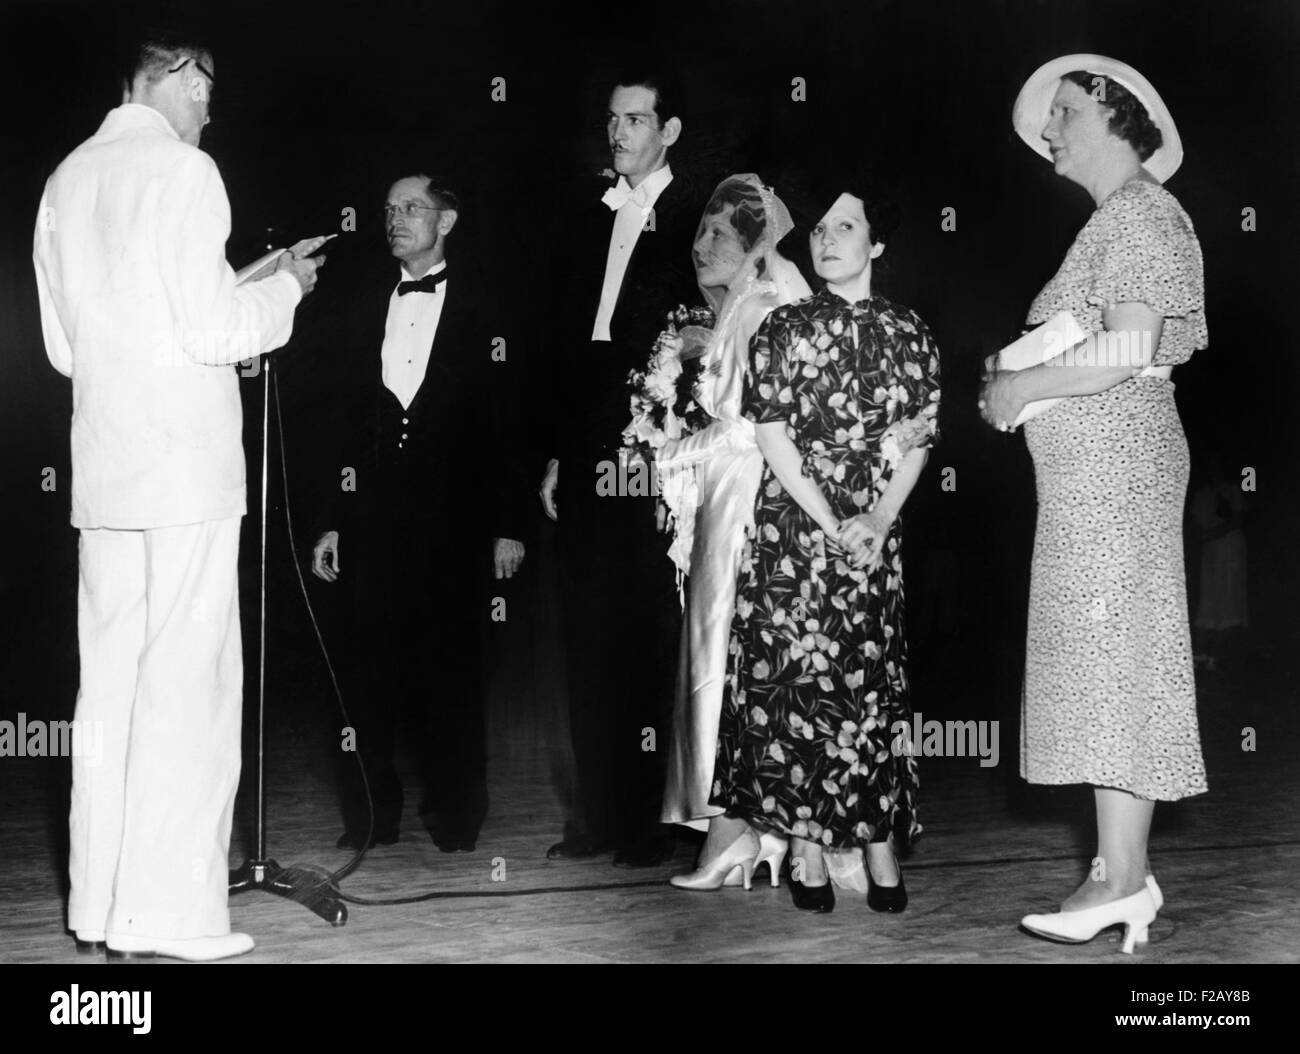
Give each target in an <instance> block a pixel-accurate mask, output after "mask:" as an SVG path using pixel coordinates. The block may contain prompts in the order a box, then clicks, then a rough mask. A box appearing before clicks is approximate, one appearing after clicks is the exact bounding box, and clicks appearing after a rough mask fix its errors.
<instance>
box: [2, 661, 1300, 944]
mask: <svg viewBox="0 0 1300 1054" xmlns="http://www.w3.org/2000/svg"><path fill="white" fill-rule="evenodd" d="M1273 658H1274V659H1275V660H1277V661H1278V665H1276V666H1271V667H1270V665H1269V664H1268V663H1263V664H1261V663H1260V662H1258V661H1250V662H1244V663H1241V664H1239V665H1238V666H1237V667H1236V668H1235V670H1229V671H1225V672H1219V673H1214V674H1198V677H1199V678H1200V682H1199V687H1200V696H1201V725H1202V733H1203V738H1204V742H1205V752H1206V757H1207V762H1208V765H1209V769H1210V786H1211V790H1210V793H1209V794H1206V795H1203V796H1201V797H1198V798H1194V799H1190V800H1188V801H1185V802H1182V803H1180V804H1177V805H1174V806H1162V807H1160V808H1159V809H1158V810H1157V820H1156V829H1155V832H1154V834H1153V838H1152V849H1151V860H1152V864H1153V867H1154V870H1155V872H1156V874H1157V876H1158V877H1159V878H1160V881H1161V885H1162V887H1163V889H1164V893H1165V897H1166V901H1167V906H1166V908H1165V910H1164V912H1163V913H1162V914H1161V916H1160V918H1159V920H1158V921H1157V923H1156V924H1155V926H1154V927H1153V928H1152V931H1151V936H1152V939H1151V943H1150V944H1149V945H1148V946H1147V948H1146V949H1145V950H1143V951H1141V952H1140V953H1139V954H1137V955H1136V956H1133V957H1132V958H1130V957H1128V956H1123V955H1121V954H1120V953H1119V951H1118V931H1114V932H1113V933H1111V934H1108V935H1103V936H1102V937H1099V938H1098V939H1097V940H1095V941H1093V942H1092V943H1090V944H1086V945H1078V946H1069V945H1058V944H1051V943H1048V942H1045V941H1041V940H1037V939H1035V938H1033V937H1030V936H1027V935H1025V934H1022V933H1020V932H1019V931H1018V929H1017V922H1018V920H1019V918H1020V916H1021V915H1022V914H1024V913H1026V912H1029V911H1044V910H1054V906H1055V905H1056V904H1057V903H1059V901H1060V899H1061V898H1062V897H1064V896H1065V895H1066V894H1067V893H1068V892H1069V891H1070V890H1071V889H1073V887H1074V886H1075V884H1076V883H1077V882H1079V881H1080V880H1081V879H1082V876H1083V874H1084V869H1085V867H1086V863H1087V860H1088V858H1089V857H1090V856H1091V852H1092V844H1091V842H1092V836H1091V829H1090V824H1091V810H1090V807H1089V801H1090V795H1089V794H1088V793H1087V792H1086V791H1082V790H1081V789H1079V788H1063V789H1060V790H1055V791H1049V790H1046V789H1038V788H1036V789H1033V790H1032V791H1030V792H1029V793H1027V794H1026V793H1024V792H1023V788H1022V786H1019V781H1018V780H1017V779H1016V778H1015V776H1014V774H1015V771H1016V765H1017V759H1016V744H1015V743H1014V741H1011V742H1008V739H1009V738H1010V737H1009V736H1008V735H1007V733H1006V731H1005V730H1004V731H1003V737H1002V738H1003V742H1002V748H1001V755H1002V756H1001V764H1000V765H999V766H998V767H997V768H989V769H985V768H981V767H980V766H979V764H978V760H977V759H973V758H964V759H962V758H958V759H943V760H936V759H923V760H922V762H921V776H922V793H923V795H924V797H923V799H922V809H923V812H922V822H923V824H924V826H925V833H924V836H923V837H922V838H921V839H920V840H919V842H918V844H917V847H916V849H915V852H914V853H913V854H912V856H911V857H910V858H909V859H908V860H907V861H906V862H905V865H904V866H905V874H906V878H907V885H908V891H909V893H910V895H911V904H910V906H909V907H908V909H907V911H906V912H905V913H904V914H902V915H901V916H880V915H876V914H873V913H872V912H871V911H870V910H868V908H867V906H866V904H865V901H864V900H863V898H861V897H859V896H855V895H852V894H848V893H844V892H841V893H840V894H839V899H838V903H837V905H836V909H835V911H834V913H833V914H831V915H828V916H809V915H806V914H804V913H802V912H799V911H796V910H795V909H794V907H793V906H792V905H791V903H790V898H789V892H788V890H787V889H786V888H785V887H784V886H783V887H782V888H780V889H777V890H773V889H770V888H768V886H767V885H766V882H765V881H764V882H763V883H762V884H757V885H755V888H754V889H753V891H751V892H749V893H746V892H744V891H743V890H731V889H728V890H723V891H720V892H717V893H686V892H682V891H679V890H676V889H673V888H671V887H669V886H668V885H667V878H668V876H669V875H670V874H672V873H674V871H677V870H687V869H689V867H690V866H691V863H692V860H693V854H694V852H695V846H694V843H693V842H688V841H685V840H682V841H681V842H680V843H679V846H678V852H677V858H676V859H675V860H674V861H673V863H672V865H671V866H665V867H663V868H657V869H652V870H627V869H622V868H615V867H613V866H612V865H611V862H610V859H609V858H608V857H604V858H598V859H596V860H592V861H583V862H550V861H547V860H546V859H545V855H544V854H545V850H546V847H547V846H548V845H549V844H550V843H551V842H552V841H554V840H555V839H556V837H557V835H558V833H559V831H560V827H561V823H562V818H563V809H562V806H561V803H560V800H559V796H558V795H557V794H556V792H555V791H554V790H553V789H552V785H551V784H552V781H551V780H550V779H549V778H548V776H547V771H548V764H549V762H548V758H547V757H545V756H544V755H545V754H546V753H547V750H546V749H538V747H537V745H536V744H533V745H532V746H531V747H518V748H512V747H509V746H507V747H506V748H498V750H497V752H496V756H495V757H494V758H493V786H492V801H493V805H492V811H491V815H490V818H489V820H488V823H487V825H486V827H485V829H484V831H483V834H482V838H481V840H480V842H479V849H478V852H476V853H475V854H473V855H456V856H446V855H444V854H442V853H439V852H438V851H437V850H436V849H435V848H434V846H433V845H432V844H431V843H430V842H429V840H428V838H427V836H426V835H425V834H424V832H423V830H422V829H421V828H419V827H418V824H417V823H415V822H412V823H411V826H409V827H408V829H407V830H406V831H404V833H403V836H402V840H401V841H400V842H399V843H398V844H397V845H395V846H391V847H379V848H377V849H376V850H374V851H372V853H371V854H370V855H369V856H368V857H367V858H366V860H365V861H364V862H363V863H362V865H361V867H360V868H359V869H358V870H357V871H356V872H355V873H354V874H353V875H352V876H350V877H349V878H347V879H346V880H345V881H344V883H343V889H344V891H345V892H346V893H348V894H349V895H352V896H357V897H363V898H364V897H368V898H382V897H390V896H401V895H411V894H419V893H424V892H429V891H439V892H441V893H443V894H446V896H443V897H440V898H438V899H433V900H430V901H425V902H422V903H417V904H406V905H398V906H370V905H360V904H353V905H350V906H349V912H350V918H349V920H348V922H347V924H346V925H345V926H343V927H340V928H337V929H335V928H331V927H330V926H328V925H327V924H325V923H323V922H321V921H320V920H318V919H317V918H316V917H315V916H314V915H312V914H311V913H310V912H308V911H307V910H306V909H305V908H303V907H301V906H300V905H297V904H294V903H291V902H287V901H283V900H280V899H278V898H276V897H272V896H270V895H268V894H265V893H261V892H253V893H247V894H243V895H241V896H238V897H235V898H233V899H232V915H233V918H234V924H235V927H236V929H239V930H244V931H247V932H249V933H251V934H252V935H253V936H254V937H255V938H256V940H257V942H258V945H257V949H256V951H255V952H254V953H253V954H252V955H249V956H247V957H246V958H243V959H240V960H237V962H239V963H258V962H261V963H286V962H296V963H351V962H368V963H380V962H403V963H417V962H573V963H584V962H586V963H597V962H600V963H606V962H607V963H616V962H736V961H753V962H760V961H777V962H780V961H801V962H802V961H821V962H963V963H994V962H1043V963H1048V962H1053V963H1055V962H1070V963H1110V964H1133V963H1165V962H1169V963H1174V962H1177V963H1220V962H1233V963H1245V962H1296V961H1298V960H1300V805H1298V804H1297V803H1300V765H1298V764H1297V756H1298V755H1297V751H1298V750H1300V735H1298V734H1297V724H1300V722H1298V721H1297V698H1296V689H1295V687H1294V677H1293V669H1294V663H1293V662H1292V661H1291V658H1290V656H1278V655H1275V656H1273ZM1284 685H1287V686H1286V687H1284ZM1245 725H1251V726H1253V727H1254V728H1255V729H1256V730H1257V737H1258V749H1257V750H1256V751H1255V752H1253V753H1249V752H1243V751H1242V750H1241V748H1240V744H1241V729H1242V727H1243V726H1245ZM327 750H328V741H327V740H325V739H324V738H323V737H321V736H313V735H311V734H303V733H302V731H301V730H297V731H289V732H283V733H281V734H279V735H273V736H271V737H270V752H271V757H272V772H271V775H270V777H269V805H268V815H269V829H270V832H271V833H270V855H271V856H272V857H274V858H275V859H277V860H278V861H279V862H280V863H282V864H285V865H302V866H314V867H320V868H324V869H334V868H338V867H340V866H342V865H343V864H344V863H345V862H346V860H347V859H348V854H346V853H344V852H342V851H339V850H336V849H335V848H334V841H335V839H336V837H337V835H338V832H339V830H340V825H339V822H338V819H337V812H336V808H335V802H334V793H333V782H332V776H331V772H330V768H329V759H328V756H327ZM3 765H4V768H3V772H4V776H5V779H4V781H3V789H2V790H0V797H2V798H3V811H2V813H0V848H2V849H3V852H4V860H5V865H6V866H5V867H4V868H3V870H0V932H2V933H3V942H2V944H0V961H4V962H12V963H36V962H72V961H76V960H77V957H76V956H75V955H74V954H73V948H72V941H71V939H70V938H69V937H68V936H67V935H66V934H65V932H64V928H63V920H64V891H63V888H62V887H63V885H64V882H65V880H64V879H63V873H64V865H65V858H64V848H63V842H64V839H63V836H62V826H63V823H64V818H65V815H66V813H65V808H66V805H65V802H66V789H65V787H64V782H65V780H66V767H65V766H64V765H62V764H60V763H57V762H46V761H41V760H31V759H15V758H8V759H5V761H4V762H3ZM247 767H248V762H247V761H246V768H247ZM247 782H248V781H247V778H246V780H245V784H247ZM246 789H247V788H246V787H245V792H244V793H242V794H241V800H240V807H239V814H238V819H237V823H236V834H235V844H234V845H233V847H232V853H231V861H232V864H237V863H239V862H240V861H242V860H243V859H244V858H245V856H246V855H247V850H248V848H249V847H250V840H249V838H248V832H247V831H246V830H245V829H244V827H245V824H244V823H243V821H244V820H245V818H247V817H248V816H249V815H251V807H250V802H249V800H248V798H247V796H246ZM502 863H504V868H505V880H504V881H493V871H494V866H495V868H496V871H497V873H498V874H500V865H501V864H502ZM764 874H765V873H764ZM82 961H83V962H87V964H88V965H89V964H91V963H93V962H94V961H95V960H82Z"/></svg>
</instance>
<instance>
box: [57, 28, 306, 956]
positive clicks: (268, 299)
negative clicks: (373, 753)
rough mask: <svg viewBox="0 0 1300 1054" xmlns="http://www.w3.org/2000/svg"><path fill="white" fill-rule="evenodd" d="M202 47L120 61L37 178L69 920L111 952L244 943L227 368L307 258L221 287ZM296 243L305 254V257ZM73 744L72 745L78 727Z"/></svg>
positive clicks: (233, 395)
mask: <svg viewBox="0 0 1300 1054" xmlns="http://www.w3.org/2000/svg"><path fill="white" fill-rule="evenodd" d="M212 86H213V64H212V57H211V55H210V54H209V53H208V52H207V51H206V50H205V49H203V48H201V47H199V46H196V45H194V44H192V43H184V42H180V41H178V40H175V39H171V40H169V39H167V38H166V37H155V38H153V39H150V40H147V41H145V42H144V43H142V45H141V46H140V48H139V49H138V51H137V53H136V58H135V62H134V66H133V69H132V70H131V71H130V73H129V75H128V78H127V84H126V91H125V92H124V95H123V104H122V105H121V106H119V107H118V108H117V109H115V110H112V111H111V112H110V113H109V114H108V116H107V117H106V118H105V119H104V123H103V124H102V125H101V126H100V128H99V131H97V132H96V133H95V134H94V135H93V136H91V138H90V139H88V140H86V142H84V143H82V144H81V146H79V147H77V149H76V150H74V151H73V152H72V153H71V154H69V155H68V157H67V158H66V159H65V160H64V161H63V163H62V164H61V165H60V166H59V167H58V169H57V170H56V171H55V172H54V174H53V175H52V176H51V177H50V179H49V181H48V183H47V184H46V187H45V194H44V197H43V198H42V201H41V210H40V214H39V216H38V218H37V224H36V235H35V249H34V260H35V265H36V280H37V287H38V291H39V295H40V307H41V324H42V329H43V332H44V337H45V348H46V352H47V354H48V355H49V358H50V361H51V362H52V363H53V364H54V367H55V368H56V369H57V370H59V372H61V373H63V374H65V375H66V376H69V377H71V378H72V393H73V413H72V525H73V526H74V527H77V528H79V529H80V532H81V537H80V584H79V591H78V616H77V630H78V641H79V646H80V652H81V686H80V691H79V692H78V695H77V706H76V715H75V716H76V722H75V724H74V728H75V729H78V730H80V729H82V728H88V727H89V728H96V729H97V730H99V734H100V735H101V736H102V737H103V741H104V743H105V750H104V753H103V757H102V760H101V761H100V763H99V764H98V765H96V766H94V767H92V766H91V765H89V764H88V763H87V761H88V759H86V758H84V757H81V756H80V755H79V753H78V752H77V751H75V750H74V758H73V782H72V810H71V817H70V828H71V852H70V860H69V871H70V876H71V895H70V897H69V900H68V923H69V928H70V929H72V930H73V931H74V932H75V934H76V937H77V944H78V948H79V949H80V950H83V951H99V950H101V949H103V948H104V946H105V945H106V946H107V951H108V955H109V957H110V958H125V957H150V956H153V955H163V956H168V957H172V958H180V959H188V960H198V961H203V960H209V959H219V958H225V957H228V956H231V955H238V954H241V953H243V952H246V951H249V950H250V949H251V948H252V947H253V942H252V940H251V939H250V938H249V937H248V936H247V935H245V934H239V933H231V932H230V913H229V910H228V907H227V881H228V876H227V867H228V859H227V854H228V852H229V845H230V828H231V816H232V812H233V809H234V799H235V788H236V786H237V785H238V782H239V768H240V757H239V751H240V721H241V716H242V688H243V655H242V651H241V644H240V630H239V598H238V583H237V577H236V562H237V556H238V550H239V523H240V518H241V517H242V516H243V514H244V512H245V488H244V454H243V447H242V443H241V428H242V415H241V409H240V401H239V387H238V384H239V382H238V378H237V376H236V372H235V370H234V368H233V365H234V363H236V362H238V361H239V360H241V359H244V358H247V357H249V356H250V355H256V354H258V353H260V352H263V351H271V350H273V349H275V348H278V347H280V346H282V345H283V344H284V343H285V342H286V341H287V340H288V339H289V335H290V333H291V332H292V328H293V315H294V310H295V308H296V307H297V305H298V303H299V301H300V300H301V298H302V296H303V295H304V294H305V293H307V292H309V291H310V290H311V288H312V287H313V286H314V284H315V281H316V268H317V266H318V265H319V264H320V263H321V262H323V259H324V258H323V257H317V258H315V259H312V258H303V259H298V258H296V255H295V254H287V255H285V256H283V257H281V258H280V260H279V262H278V265H277V268H276V270H275V273H273V274H271V275H269V276H268V277H266V278H264V279H262V280H261V281H256V282H251V283H247V284H245V285H243V286H240V287H238V288H237V287H236V285H235V275H234V272H233V271H232V270H231V268H230V266H229V264H227V262H226V258H225V242H226V239H227V237H228V236H229V234H230V206H229V202H228V201H227V198H226V192H225V187H224V185H223V184H222V180H221V176H220V175H219V174H218V172H217V167H216V165H215V164H214V163H213V161H212V159H211V158H210V157H209V156H208V155H207V154H205V153H203V152H202V151H201V150H199V149H198V142H199V136H200V134H201V132H202V130H203V127H204V125H206V124H207V123H208V105H209V101H210V97H211V92H212ZM304 247H305V245H304ZM76 734H78V733H76V732H74V735H76Z"/></svg>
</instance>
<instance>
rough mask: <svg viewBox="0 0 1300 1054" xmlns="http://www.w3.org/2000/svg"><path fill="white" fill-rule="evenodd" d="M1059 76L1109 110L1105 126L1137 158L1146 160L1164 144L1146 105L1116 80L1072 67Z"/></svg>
mask: <svg viewBox="0 0 1300 1054" xmlns="http://www.w3.org/2000/svg"><path fill="white" fill-rule="evenodd" d="M1061 79H1062V80H1067V81H1069V82H1070V83H1071V84H1077V85H1078V86H1079V87H1080V88H1082V89H1083V90H1084V91H1086V92H1087V93H1088V94H1089V95H1091V96H1092V97H1093V98H1095V99H1096V100H1097V102H1098V103H1099V104H1100V105H1101V107H1102V109H1104V110H1108V111H1109V112H1110V117H1109V118H1108V119H1107V122H1106V124H1107V127H1109V128H1110V130H1111V132H1113V133H1114V134H1115V135H1117V136H1119V137H1120V138H1121V139H1123V140H1124V141H1125V142H1127V143H1128V144H1129V146H1131V147H1132V148H1133V149H1134V150H1136V151H1137V156H1138V159H1139V160H1141V161H1146V160H1147V158H1149V157H1150V156H1151V155H1152V154H1154V153H1155V152H1156V151H1157V150H1159V149H1160V147H1161V146H1163V145H1164V141H1165V139H1164V136H1162V135H1161V134H1160V129H1159V128H1157V127H1156V126H1155V122H1154V121H1152V120H1151V115H1150V114H1148V113H1147V108H1146V107H1145V106H1143V105H1142V102H1141V100H1140V99H1138V97H1137V96H1136V95H1134V94H1133V93H1132V92H1131V91H1129V90H1128V89H1127V88H1126V87H1124V85H1122V84H1120V82H1119V81H1117V80H1112V79H1111V78H1110V77H1104V76H1102V75H1101V74H1100V73H1089V72H1088V71H1087V70H1074V71H1073V72H1071V73H1067V74H1066V75H1065V76H1064V77H1062V78H1061Z"/></svg>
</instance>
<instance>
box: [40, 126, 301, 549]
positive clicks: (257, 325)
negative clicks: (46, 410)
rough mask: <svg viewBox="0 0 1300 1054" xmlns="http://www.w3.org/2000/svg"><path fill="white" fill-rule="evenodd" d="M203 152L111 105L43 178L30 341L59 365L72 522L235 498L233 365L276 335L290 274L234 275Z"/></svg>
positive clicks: (296, 292)
mask: <svg viewBox="0 0 1300 1054" xmlns="http://www.w3.org/2000/svg"><path fill="white" fill-rule="evenodd" d="M229 235H230V203H229V202H228V201H227V199H226V189H225V185H224V184H223V183H222V181H221V176H220V174H218V172H217V166H216V164H215V163H214V162H213V160H212V158H210V157H209V156H208V155H207V154H205V153H204V152H203V151H201V150H199V149H197V148H196V147H192V146H189V145H188V144H186V143H183V142H181V140H180V138H179V137H178V136H177V134H176V132H175V131H174V130H173V129H172V127H171V125H170V124H169V123H168V121H167V119H166V118H165V117H163V115H162V114H160V113H158V112H157V111H156V110H154V109H151V108H150V107H147V106H141V105H138V104H135V103H126V104H124V105H122V106H119V107H118V108H117V109H115V110H112V111H110V112H109V114H108V116H107V117H106V118H105V119H104V123H103V124H102V125H101V126H100V128H99V131H98V132H96V133H95V134H94V135H93V136H91V137H90V138H89V139H87V140H86V141H85V142H84V143H82V144H81V145H80V146H79V147H77V149H75V150H74V151H73V152H72V153H71V154H69V155H68V156H67V158H66V159H65V160H64V161H63V163H62V164H61V165H59V167H58V168H57V169H56V170H55V172H54V174H53V175H52V176H51V177H50V178H49V181H48V182H47V183H46V185H45V194H44V196H43V197H42V199H41V211H40V213H39V215H38V216H37V220H36V235H35V248H34V251H33V258H34V261H35V264H36V285H37V289H38V292H39V295H40V304H41V327H42V330H43V332H44V336H45V350H46V354H48V355H49V358H50V362H52V363H53V364H54V367H55V369H57V370H58V371H59V372H60V373H62V374H64V375H65V376H70V377H71V378H72V403H73V406H72V525H73V526H74V527H81V528H93V527H110V528H117V529H135V528H149V527H169V526H177V525H181V524H189V523H199V522H202V521H204V520H216V519H223V518H226V517H229V516H241V515H243V513H244V511H245V495H244V451H243V445H242V441H241V429H242V425H243V419H242V412H241V408H240V402H239V380H238V376H237V373H236V371H235V369H234V368H233V364H234V363H237V362H239V361H240V360H241V359H246V358H249V357H251V356H254V355H257V354H259V353H260V352H263V351H270V350H272V349H274V348H278V347H280V346H281V345H282V344H284V342H285V341H287V340H288V339H289V336H290V334H291V333H292V331H293V312H294V309H295V308H296V307H297V305H298V301H299V300H300V299H301V298H302V292H301V290H300V288H299V286H298V283H297V281H296V280H295V279H294V278H293V276H292V275H288V274H283V273H281V274H276V275H273V276H271V277H270V278H267V279H265V280H263V281H260V282H256V283H252V284H249V285H244V286H241V287H239V288H236V287H235V275H234V272H233V271H232V270H231V268H230V265H229V264H228V263H227V262H226V253H225V246H226V239H227V237H229Z"/></svg>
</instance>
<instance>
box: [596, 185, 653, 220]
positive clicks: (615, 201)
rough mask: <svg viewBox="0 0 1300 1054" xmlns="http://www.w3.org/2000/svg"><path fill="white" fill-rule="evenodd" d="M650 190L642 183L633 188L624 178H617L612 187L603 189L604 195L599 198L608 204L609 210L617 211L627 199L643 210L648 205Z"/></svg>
mask: <svg viewBox="0 0 1300 1054" xmlns="http://www.w3.org/2000/svg"><path fill="white" fill-rule="evenodd" d="M649 199H650V191H649V190H647V189H646V185H645V184H644V183H642V184H641V185H640V186H638V187H636V188H635V189H633V188H632V187H630V186H628V183H627V180H626V179H619V181H618V182H617V183H615V184H614V185H613V186H612V187H610V188H609V189H608V190H607V191H605V194H604V196H603V197H602V198H601V199H600V200H601V203H602V204H604V205H608V206H609V210H610V212H617V211H618V210H619V209H621V208H622V207H623V206H624V205H626V204H627V203H628V202H629V201H630V202H632V204H633V205H636V206H637V207H638V208H640V209H641V211H642V212H645V211H646V210H647V209H648V208H649V207H650V206H649Z"/></svg>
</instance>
